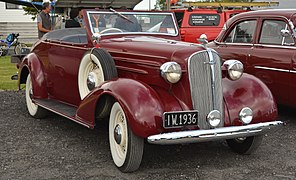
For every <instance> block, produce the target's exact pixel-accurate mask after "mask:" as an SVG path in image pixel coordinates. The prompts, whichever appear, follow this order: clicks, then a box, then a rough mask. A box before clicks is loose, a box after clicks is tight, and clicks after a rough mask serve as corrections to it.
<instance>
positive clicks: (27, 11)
mask: <svg viewBox="0 0 296 180" xmlns="http://www.w3.org/2000/svg"><path fill="white" fill-rule="evenodd" d="M32 2H43V1H42V0H32ZM23 9H24V11H25V15H31V16H32V20H33V21H34V20H35V19H36V17H37V14H38V10H37V9H36V8H34V7H27V6H23Z"/></svg>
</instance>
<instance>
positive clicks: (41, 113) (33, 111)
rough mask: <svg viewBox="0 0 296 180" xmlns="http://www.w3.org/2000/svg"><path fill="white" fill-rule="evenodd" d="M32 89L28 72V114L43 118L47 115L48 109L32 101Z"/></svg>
mask: <svg viewBox="0 0 296 180" xmlns="http://www.w3.org/2000/svg"><path fill="white" fill-rule="evenodd" d="M32 96H33V89H32V80H31V76H30V74H29V75H28V77H27V81H26V104H27V109H28V111H29V114H30V115H31V116H33V117H34V118H43V117H45V116H46V115H47V113H48V111H47V110H45V109H43V108H42V107H40V106H38V105H36V104H35V103H33V101H32Z"/></svg>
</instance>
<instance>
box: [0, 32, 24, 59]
mask: <svg viewBox="0 0 296 180" xmlns="http://www.w3.org/2000/svg"><path fill="white" fill-rule="evenodd" d="M0 36H1V35H0ZM18 37H19V33H17V34H15V33H10V34H9V35H8V36H7V37H6V39H1V40H0V44H1V46H0V56H5V55H6V54H7V52H8V50H9V49H10V47H11V46H14V53H15V54H16V55H19V54H21V50H22V48H24V47H27V46H26V45H25V44H24V43H20V42H19V41H18Z"/></svg>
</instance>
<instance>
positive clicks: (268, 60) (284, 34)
mask: <svg viewBox="0 0 296 180" xmlns="http://www.w3.org/2000/svg"><path fill="white" fill-rule="evenodd" d="M295 25H296V9H283V10H260V11H252V12H247V13H242V14H239V15H237V16H235V17H233V18H232V19H230V20H229V21H227V23H226V24H225V26H224V28H223V30H222V32H221V33H220V34H219V36H218V37H217V39H216V40H215V41H214V42H212V43H210V44H209V47H211V48H214V49H215V50H217V51H218V52H219V54H220V56H221V57H222V58H223V59H224V60H227V59H237V60H240V61H241V62H242V63H243V64H244V69H245V72H247V73H250V74H253V75H255V76H256V77H258V78H259V79H261V80H262V81H263V82H264V83H265V84H266V85H267V86H268V87H269V88H270V90H271V91H272V93H273V95H274V97H275V98H276V100H277V102H278V103H279V104H283V105H288V106H292V107H296V95H295V88H296V83H295V82H296V46H295V36H296V29H295Z"/></svg>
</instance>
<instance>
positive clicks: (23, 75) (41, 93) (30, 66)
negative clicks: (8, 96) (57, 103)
mask: <svg viewBox="0 0 296 180" xmlns="http://www.w3.org/2000/svg"><path fill="white" fill-rule="evenodd" d="M29 73H30V75H31V80H32V88H33V92H34V93H33V94H34V98H37V99H42V98H47V97H48V93H47V90H46V81H45V77H44V73H43V69H42V65H41V63H40V61H39V58H38V57H37V56H36V54H34V53H30V54H28V55H27V56H26V57H24V60H23V61H22V63H21V65H20V68H19V79H18V87H19V89H20V85H21V84H25V83H26V79H27V76H28V74H29Z"/></svg>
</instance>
